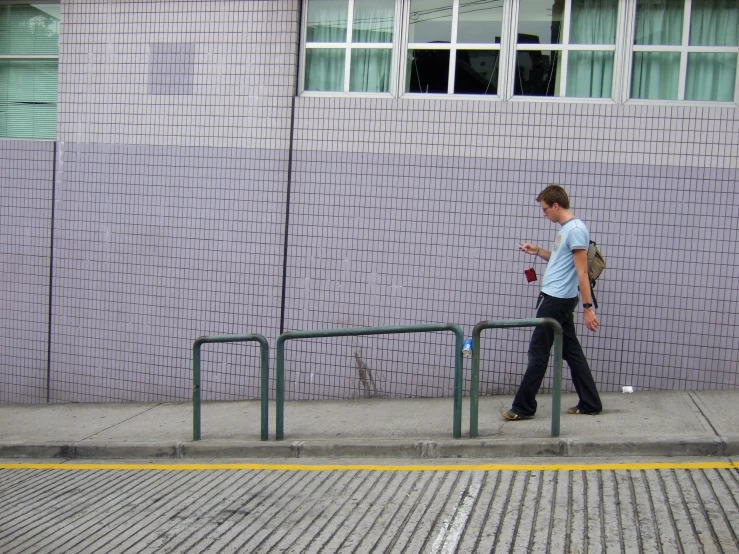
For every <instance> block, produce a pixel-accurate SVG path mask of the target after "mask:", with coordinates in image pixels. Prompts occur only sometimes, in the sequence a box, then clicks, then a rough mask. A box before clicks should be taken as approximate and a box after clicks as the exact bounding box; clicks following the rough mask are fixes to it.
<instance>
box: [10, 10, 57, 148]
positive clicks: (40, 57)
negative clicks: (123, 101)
mask: <svg viewBox="0 0 739 554" xmlns="http://www.w3.org/2000/svg"><path fill="white" fill-rule="evenodd" d="M25 4H27V5H33V4H47V5H51V6H53V5H58V6H59V11H60V17H59V37H60V39H59V40H60V42H61V34H62V33H61V27H62V25H63V21H64V13H63V10H64V5H63V2H62V0H0V8H2V7H4V6H16V5H25ZM2 60H56V66H57V74H56V79H57V93H56V94H57V112H56V121H55V123H56V128H57V130H56V134H57V136H58V135H59V88H58V86H59V53H58V50H57V53H56V54H2V53H0V61H2ZM0 140H39V141H47V142H48V141H55V140H56V137H54V138H22V137H8V136H2V135H0Z"/></svg>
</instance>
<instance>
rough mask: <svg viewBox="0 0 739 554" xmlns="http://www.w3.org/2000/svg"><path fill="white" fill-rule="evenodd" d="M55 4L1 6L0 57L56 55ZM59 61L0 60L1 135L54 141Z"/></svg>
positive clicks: (57, 16)
mask: <svg viewBox="0 0 739 554" xmlns="http://www.w3.org/2000/svg"><path fill="white" fill-rule="evenodd" d="M59 18H60V8H59V5H58V4H19V5H16V4H11V5H3V6H0V54H11V55H15V56H23V55H39V54H46V55H58V54H59ZM57 80H58V61H57V60H55V59H52V60H49V59H46V60H43V59H42V60H39V59H32V58H29V59H22V58H21V59H2V58H0V136H5V137H14V138H34V139H53V138H55V137H56V112H57Z"/></svg>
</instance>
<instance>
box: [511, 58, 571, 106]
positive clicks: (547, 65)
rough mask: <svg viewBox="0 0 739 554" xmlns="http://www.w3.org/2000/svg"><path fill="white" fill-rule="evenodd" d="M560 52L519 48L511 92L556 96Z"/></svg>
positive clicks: (524, 94)
mask: <svg viewBox="0 0 739 554" xmlns="http://www.w3.org/2000/svg"><path fill="white" fill-rule="evenodd" d="M560 55H561V52H559V51H556V50H555V51H551V52H542V51H541V50H519V51H518V53H517V56H516V79H515V83H514V87H513V93H514V94H517V95H523V96H558V94H556V90H557V89H558V88H559V87H558V86H557V85H558V83H557V66H558V65H559V59H560Z"/></svg>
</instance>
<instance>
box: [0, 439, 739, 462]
mask: <svg viewBox="0 0 739 554" xmlns="http://www.w3.org/2000/svg"><path fill="white" fill-rule="evenodd" d="M613 456H656V457H679V456H686V457H687V456H714V457H716V456H739V435H728V436H726V437H716V436H695V437H664V436H663V437H640V438H638V439H628V438H627V439H622V440H613V439H586V438H570V439H567V438H559V439H553V438H545V439H488V440H479V439H461V440H440V441H424V440H405V441H404V440H369V441H368V440H346V441H343V442H336V441H327V440H298V441H293V442H290V441H280V442H276V441H265V442H262V441H237V440H202V441H197V442H193V441H190V442H176V443H128V442H117V443H103V442H92V441H89V442H88V441H84V442H72V443H63V442H49V443H44V444H30V443H25V442H23V443H11V442H6V443H3V442H0V458H42V459H43V458H53V459H59V458H64V459H133V458H138V459H146V458H153V459H175V458H176V459H221V458H400V459H440V458H519V457H524V458H537V457H562V458H569V457H587V458H594V457H613Z"/></svg>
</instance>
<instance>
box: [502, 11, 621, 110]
mask: <svg viewBox="0 0 739 554" xmlns="http://www.w3.org/2000/svg"><path fill="white" fill-rule="evenodd" d="M521 1H522V0H507V2H508V3H509V4H512V5H513V7H512V9H511V28H510V32H509V33H508V35H509V36H508V37H507V40H508V43H509V48H510V52H511V54H510V60H509V64H510V65H511V66H512V67H511V71H510V72H509V73H510V75H508V78H509V80H510V85H509V88H507V89H506V96H505V100H508V101H512V102H566V103H586V104H615V103H618V98H619V94H618V91H617V89H619V87H618V84H617V83H618V82H619V81H618V80H617V78H618V74H619V64H620V63H622V62H621V61H622V59H623V57H622V56H623V45H624V41H625V36H624V23H625V22H624V19H625V14H624V13H623V8H624V0H618V15H617V20H616V43H615V44H614V45H610V44H570V19H571V14H572V0H564V2H565V7H564V12H563V20H564V21H563V28H562V37H563V39H562V42H561V43H559V44H551V43H550V44H543V43H542V44H526V43H522V44H520V45H519V44H518V23H519V14H520V10H521ZM627 1H628V0H627ZM519 50H522V51H528V50H530V51H545V50H549V51H558V52H561V60H562V66H561V68H558V71H559V70H561V71H562V77H561V80H560V83H561V86H562V88H563V89H564V91H565V95H564V96H533V95H523V94H521V95H515V94H514V93H513V92H514V88H513V87H514V84H515V71H516V69H515V67H516V60H517V58H518V51H519ZM572 51H580V52H596V51H598V52H613V84H612V86H611V95H610V96H608V97H604V98H596V97H586V96H585V97H581V96H566V93H567V64H568V59H569V53H570V52H572Z"/></svg>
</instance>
